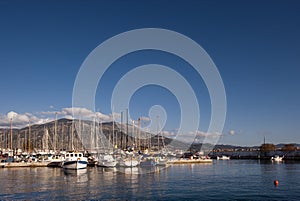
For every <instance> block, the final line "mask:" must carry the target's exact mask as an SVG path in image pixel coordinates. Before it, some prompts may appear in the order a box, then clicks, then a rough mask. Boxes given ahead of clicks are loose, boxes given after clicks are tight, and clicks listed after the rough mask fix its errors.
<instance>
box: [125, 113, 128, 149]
mask: <svg viewBox="0 0 300 201" xmlns="http://www.w3.org/2000/svg"><path fill="white" fill-rule="evenodd" d="M128 134H129V133H128V108H127V109H126V143H125V148H127V147H128Z"/></svg>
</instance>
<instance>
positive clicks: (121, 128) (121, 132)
mask: <svg viewBox="0 0 300 201" xmlns="http://www.w3.org/2000/svg"><path fill="white" fill-rule="evenodd" d="M122 126H123V112H121V149H123V134H122V130H123V129H122Z"/></svg>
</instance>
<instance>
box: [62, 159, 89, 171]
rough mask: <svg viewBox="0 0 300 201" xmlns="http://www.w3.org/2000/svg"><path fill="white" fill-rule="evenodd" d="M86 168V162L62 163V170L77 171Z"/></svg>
mask: <svg viewBox="0 0 300 201" xmlns="http://www.w3.org/2000/svg"><path fill="white" fill-rule="evenodd" d="M86 167H87V161H81V160H78V161H64V162H63V168H64V169H72V170H78V169H85V168H86Z"/></svg>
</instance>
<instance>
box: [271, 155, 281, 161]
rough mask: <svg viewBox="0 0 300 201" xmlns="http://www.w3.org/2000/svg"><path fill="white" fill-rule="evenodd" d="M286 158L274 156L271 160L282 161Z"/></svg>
mask: <svg viewBox="0 0 300 201" xmlns="http://www.w3.org/2000/svg"><path fill="white" fill-rule="evenodd" d="M283 158H284V156H278V155H275V156H272V157H271V160H272V161H282V160H283Z"/></svg>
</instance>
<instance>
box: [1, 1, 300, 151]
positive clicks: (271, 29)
mask: <svg viewBox="0 0 300 201" xmlns="http://www.w3.org/2000/svg"><path fill="white" fill-rule="evenodd" d="M299 10H300V3H299V2H298V1H251V2H250V1H244V2H242V1H145V2H141V1H128V2H125V1H8V0H7V1H6V0H4V1H3V0H2V1H0V29H1V31H0V68H1V73H0V91H1V96H0V99H1V102H0V103H1V104H0V114H1V118H0V120H1V121H2V125H5V122H7V119H5V117H6V114H7V113H8V112H10V111H14V112H16V113H18V114H20V115H25V116H29V118H34V119H35V120H36V121H37V122H38V119H39V118H41V119H42V118H44V119H46V118H53V111H61V114H62V115H69V113H68V112H67V109H66V108H70V107H72V90H73V84H74V81H75V78H76V75H77V73H78V70H79V69H80V66H81V64H82V63H83V61H84V60H85V58H86V57H87V56H88V54H89V53H90V52H91V51H92V50H93V49H94V48H96V47H97V46H98V45H99V44H101V43H102V42H104V41H105V40H107V39H109V38H110V37H113V36H115V35H117V34H120V33H122V32H125V31H129V30H132V29H138V28H149V27H153V28H163V29H170V30H173V31H176V32H179V33H181V34H184V35H186V36H187V37H189V38H191V39H193V40H194V41H196V42H197V43H198V44H199V45H201V46H202V47H203V48H204V49H205V50H206V51H207V53H208V54H209V55H210V57H211V58H212V59H213V61H214V63H215V64H216V66H217V68H218V70H219V72H220V75H221V77H222V79H223V82H224V86H225V89H226V97H227V116H226V122H225V126H224V130H223V135H222V136H221V138H220V141H219V143H224V144H237V145H258V144H260V143H261V142H262V141H263V138H264V136H266V140H267V141H268V142H272V143H280V142H283V143H288V142H298V143H300V136H299V135H300V133H299V132H300V126H299V125H300V124H299V123H300V115H299V114H300V106H299V102H300V90H299V86H300V79H299V78H300V37H299V36H300V14H299ZM153 62H154V63H157V64H162V65H168V66H171V67H172V68H173V69H175V70H176V71H177V72H179V73H180V74H182V75H183V76H184V77H185V78H186V79H187V80H189V82H190V84H191V85H192V87H193V89H194V90H195V92H196V96H197V98H198V100H199V107H200V110H201V122H200V127H199V131H203V132H205V131H206V129H207V127H208V124H209V119H210V112H211V111H210V99H209V96H208V91H207V89H206V87H205V84H204V83H203V81H202V79H201V77H199V76H197V74H195V72H194V71H193V69H192V68H191V67H190V66H189V64H187V63H186V62H185V61H183V60H182V59H180V58H176V57H175V56H174V55H170V54H168V53H163V52H159V51H141V52H136V53H132V54H129V55H126V57H123V58H120V59H119V60H117V61H116V62H115V63H114V64H113V65H112V66H111V67H110V68H109V70H108V71H107V73H106V74H105V76H104V77H103V80H101V82H100V83H99V86H98V90H97V96H96V110H97V111H98V112H101V113H102V114H104V115H108V114H110V113H111V109H110V105H109V104H110V98H111V97H110V96H111V93H112V89H113V87H114V85H115V84H116V83H117V81H118V80H119V79H120V78H121V77H122V75H124V74H125V73H126V72H127V71H129V70H130V69H132V68H134V67H137V66H139V65H144V64H148V63H153ZM155 104H161V105H162V106H164V107H165V109H166V112H167V113H168V122H167V124H166V127H165V128H164V130H166V131H169V132H172V131H176V129H177V128H178V124H179V120H180V110H179V109H178V107H179V105H178V102H177V100H176V99H175V97H174V95H172V94H171V93H170V92H169V91H168V90H166V89H163V88H160V87H157V86H148V87H145V88H143V89H140V90H139V91H137V92H136V93H135V95H134V96H133V97H132V100H131V102H130V113H131V115H132V118H133V119H137V118H138V117H140V116H147V115H148V110H149V108H150V107H151V106H152V105H155ZM63 111H64V112H63ZM47 112H48V113H47ZM51 112H52V113H51ZM116 112H119V111H116ZM47 115H48V116H47ZM62 115H61V117H62ZM25 119H26V118H25ZM0 123H1V122H0Z"/></svg>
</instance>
